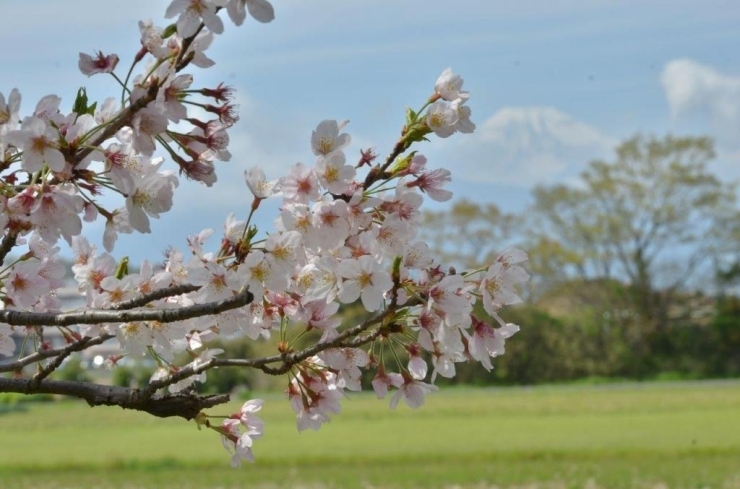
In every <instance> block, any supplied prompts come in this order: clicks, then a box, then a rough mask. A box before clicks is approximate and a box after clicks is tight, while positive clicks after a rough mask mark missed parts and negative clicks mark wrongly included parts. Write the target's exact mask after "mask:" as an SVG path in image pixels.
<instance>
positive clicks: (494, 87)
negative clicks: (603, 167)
mask: <svg viewBox="0 0 740 489" xmlns="http://www.w3.org/2000/svg"><path fill="white" fill-rule="evenodd" d="M168 3H169V2H167V1H157V0H128V1H127V2H125V7H124V4H122V3H119V2H101V1H98V0H69V1H67V2H59V1H52V0H34V1H33V2H28V1H22V0H4V1H3V2H2V4H1V6H0V9H1V10H0V11H2V12H3V18H4V19H6V21H5V22H4V27H3V29H2V30H0V43H2V45H3V46H4V49H3V50H2V54H0V60H2V64H3V67H4V68H3V74H2V77H0V92H2V93H4V94H6V95H7V93H8V92H9V91H10V90H11V89H12V88H14V87H17V88H19V89H20V90H21V94H22V96H23V104H22V113H28V111H31V110H32V109H33V106H34V105H35V103H36V101H37V100H38V99H39V98H40V97H41V96H43V95H46V94H49V93H56V94H57V95H60V96H61V97H62V98H63V102H62V103H63V105H64V106H65V107H68V106H69V105H70V104H71V103H72V101H73V98H74V94H75V93H76V90H77V88H78V87H79V86H82V85H85V86H87V87H88V92H89V93H90V95H92V96H93V97H95V98H98V99H102V98H104V97H105V96H108V95H110V94H111V91H113V90H115V85H114V83H113V81H112V80H110V79H108V78H104V77H100V76H98V77H93V78H89V79H88V78H86V77H85V76H83V75H82V74H80V73H79V71H78V69H77V59H78V53H79V52H80V51H83V52H88V53H91V52H92V51H93V50H102V51H103V52H105V53H111V52H115V53H117V54H118V55H119V56H120V57H121V63H120V65H119V70H120V71H122V70H125V69H126V68H127V66H128V63H129V62H130V60H131V57H132V55H133V54H134V52H135V51H136V50H137V48H138V39H139V33H138V27H137V21H138V20H140V19H147V18H151V19H152V20H154V22H155V23H157V24H159V25H165V22H164V19H163V13H164V10H165V8H166V7H167V5H168ZM273 4H274V6H275V9H276V20H275V21H274V22H273V23H271V24H268V25H262V24H258V23H256V22H254V21H251V20H248V21H247V22H246V24H245V25H243V26H242V27H240V28H236V27H234V26H233V25H232V24H230V23H229V22H228V21H227V22H226V32H225V33H224V35H222V36H218V37H217V39H216V41H215V43H214V45H213V47H212V48H211V50H209V55H210V56H211V57H212V58H213V59H214V60H216V62H217V65H216V66H215V67H214V68H211V69H209V70H205V71H196V72H195V84H194V85H196V86H198V85H200V86H215V85H216V84H217V83H218V82H220V81H225V82H226V83H227V84H230V85H233V86H234V87H235V88H237V89H238V91H239V96H238V100H237V101H238V103H239V104H240V109H241V121H240V122H239V123H238V124H237V125H236V126H235V127H234V128H232V130H231V131H230V135H231V138H232V153H234V158H233V159H232V161H231V162H228V163H222V164H221V166H220V167H219V168H218V170H219V182H218V183H217V184H216V185H215V188H212V189H206V188H202V187H201V186H199V185H197V184H192V183H189V182H184V181H183V182H182V186H181V188H180V189H178V192H177V194H176V196H175V199H176V200H175V207H174V208H173V211H172V212H171V213H169V214H167V215H164V216H163V217H162V219H160V220H159V221H154V222H153V233H152V234H151V235H147V236H142V235H133V236H130V237H122V239H121V240H120V242H119V245H118V246H117V249H116V254H117V255H124V254H126V255H130V256H131V257H132V258H133V259H134V260H135V261H138V260H140V259H142V258H145V257H150V258H157V259H158V258H159V257H160V254H159V251H160V250H162V249H164V248H165V247H166V246H167V244H173V245H176V246H178V247H184V238H185V236H186V235H187V234H191V233H195V232H198V231H199V230H200V229H202V228H204V227H215V228H217V229H218V228H220V227H221V223H222V222H223V219H224V217H225V216H226V215H227V214H228V213H229V212H236V213H237V214H238V215H245V214H246V212H247V210H248V206H249V203H250V195H249V194H248V192H247V190H246V187H245V186H244V184H243V177H242V173H243V170H244V169H246V168H248V167H250V166H252V165H257V164H258V165H261V166H262V167H263V168H264V169H265V170H266V172H267V173H268V175H269V176H279V175H280V174H281V173H282V172H283V171H284V170H285V169H287V168H289V167H290V166H291V165H292V164H294V163H295V162H297V161H303V162H304V163H312V162H313V157H312V154H311V151H310V134H311V129H312V128H313V127H315V125H316V124H317V123H318V122H319V121H321V120H322V119H349V120H350V121H351V123H350V125H349V126H348V127H347V131H348V132H349V133H350V134H351V135H352V137H353V145H352V147H351V148H350V149H349V151H348V155H353V154H356V153H358V152H359V149H360V148H361V147H369V146H373V147H376V148H377V150H378V152H379V153H381V154H385V153H387V152H388V150H389V149H390V148H391V146H392V144H393V141H394V140H395V138H396V137H397V135H398V130H399V128H400V126H401V125H402V118H403V110H404V107H405V106H407V105H408V106H412V107H418V106H419V105H420V104H421V103H422V102H423V100H424V99H425V98H426V97H427V96H428V95H429V93H430V92H431V90H432V87H433V84H434V81H435V80H436V78H437V76H438V75H439V73H441V71H442V70H443V69H444V68H446V67H448V66H450V67H452V68H453V70H454V71H456V72H458V73H460V74H461V75H462V76H463V77H464V78H465V88H466V89H468V90H469V91H470V93H471V99H470V102H469V103H468V105H470V106H471V108H472V110H473V120H474V121H475V122H476V123H477V125H478V130H477V131H476V133H475V134H474V135H472V136H465V135H456V136H455V137H453V138H450V139H449V140H443V141H441V140H439V139H434V140H433V141H432V143H426V144H425V145H424V146H421V147H419V148H418V149H420V150H421V151H422V152H423V153H424V154H426V155H427V156H428V158H429V161H430V165H432V166H435V167H436V166H443V167H447V168H450V169H451V170H452V171H453V185H452V190H454V191H455V195H456V197H457V198H460V197H467V198H471V199H475V200H479V201H492V202H495V203H496V204H498V205H499V206H501V207H503V208H504V209H506V210H521V209H523V208H524V207H525V206H526V204H527V202H528V200H529V191H530V189H531V188H532V187H533V186H534V185H537V184H551V183H557V182H568V181H572V180H573V179H574V178H575V177H576V176H577V175H578V173H579V172H580V171H581V170H582V169H583V168H584V167H585V165H586V164H587V162H588V161H589V160H590V159H593V158H597V157H602V158H603V157H609V156H610V154H611V149H612V148H613V147H614V146H615V145H616V144H618V142H619V141H620V140H622V139H625V138H627V137H629V136H631V135H632V134H634V133H635V132H637V131H641V132H645V133H648V134H655V135H663V134H665V133H667V132H671V133H674V134H697V135H699V134H708V135H710V136H713V137H714V138H715V139H716V141H717V149H718V158H717V160H716V161H715V162H713V164H712V169H713V170H714V171H715V172H716V173H717V174H719V175H720V176H722V177H723V178H726V179H736V178H738V177H740V137H738V135H739V134H740V57H738V56H737V46H740V31H739V30H738V29H737V25H738V24H739V23H740V3H738V2H737V1H735V0H732V1H730V0H727V1H720V0H715V1H712V0H709V1H691V2H690V1H675V0H674V1H662V0H651V1H645V0H642V1H636V0H634V1H632V0H621V1H617V0H609V1H607V0H603V1H602V0H590V1H566V0H563V1H558V0H529V1H519V2H503V1H493V0H458V1H457V2H443V1H438V0H403V1H398V0H373V1H359V0H358V1H354V0H352V1H350V0H315V1H313V2H307V1H305V0H285V1H280V0H275V1H274V2H273ZM8 19H12V20H10V21H9V20H8ZM273 209H274V207H273ZM274 215H275V213H274V212H263V213H262V214H261V215H260V216H259V217H258V220H257V222H258V224H260V225H262V226H263V227H265V229H268V228H269V227H270V226H271V224H270V223H271V220H272V218H273V217H274ZM101 233H102V226H97V227H96V226H91V227H90V229H89V231H88V235H89V237H90V238H91V240H93V241H94V242H100V237H101ZM215 244H216V243H214V245H215Z"/></svg>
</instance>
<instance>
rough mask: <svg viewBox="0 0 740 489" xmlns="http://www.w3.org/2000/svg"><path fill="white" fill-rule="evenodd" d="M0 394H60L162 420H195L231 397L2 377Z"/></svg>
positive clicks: (95, 404) (91, 404)
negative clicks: (145, 392)
mask: <svg viewBox="0 0 740 489" xmlns="http://www.w3.org/2000/svg"><path fill="white" fill-rule="evenodd" d="M0 392H17V393H20V394H60V395H64V396H72V397H78V398H80V399H84V400H85V401H87V403H88V404H89V405H90V406H120V407H122V408H123V409H134V410H136V411H144V412H147V413H149V414H152V415H154V416H157V417H160V418H169V417H173V416H179V417H181V418H185V419H187V420H190V419H193V418H194V417H195V416H196V415H197V414H198V413H199V412H201V411H202V410H203V409H207V408H211V407H214V406H218V405H219V404H224V403H226V402H229V395H228V394H219V395H212V396H198V395H195V394H175V395H166V396H161V397H151V396H144V395H142V394H143V392H142V391H141V390H139V389H131V388H128V387H118V386H112V385H100V384H92V383H87V382H72V381H66V380H49V379H45V380H42V381H41V382H34V380H33V379H3V378H0Z"/></svg>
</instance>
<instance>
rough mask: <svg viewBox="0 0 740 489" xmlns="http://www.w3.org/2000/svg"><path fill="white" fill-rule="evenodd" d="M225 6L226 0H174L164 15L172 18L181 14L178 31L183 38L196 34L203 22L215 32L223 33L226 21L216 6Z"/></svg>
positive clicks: (178, 20) (178, 19)
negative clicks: (218, 12)
mask: <svg viewBox="0 0 740 489" xmlns="http://www.w3.org/2000/svg"><path fill="white" fill-rule="evenodd" d="M225 6H226V2H225V0H173V2H172V3H171V4H170V6H169V7H167V11H166V12H165V14H164V16H165V18H166V19H171V18H172V17H174V16H175V15H178V14H179V16H178V18H177V33H178V34H180V36H182V37H183V38H185V37H190V36H192V35H193V34H195V33H196V32H197V31H198V26H200V23H201V22H203V24H205V26H206V27H207V28H208V30H210V31H211V32H213V33H214V34H221V33H222V32H223V31H224V23H223V21H221V18H220V17H219V16H218V14H217V13H216V8H217V7H225Z"/></svg>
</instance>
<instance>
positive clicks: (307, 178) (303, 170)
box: [280, 163, 354, 204]
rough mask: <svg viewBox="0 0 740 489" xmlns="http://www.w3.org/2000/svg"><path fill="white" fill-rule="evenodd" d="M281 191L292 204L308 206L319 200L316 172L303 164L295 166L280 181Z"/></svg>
mask: <svg viewBox="0 0 740 489" xmlns="http://www.w3.org/2000/svg"><path fill="white" fill-rule="evenodd" d="M353 176H354V175H353ZM280 189H281V190H282V191H283V198H284V199H285V200H287V201H290V202H296V203H300V204H308V203H309V202H311V201H315V200H318V199H319V190H320V189H319V179H318V177H317V175H316V171H315V170H314V169H313V168H310V167H307V166H306V165H304V164H303V163H296V164H295V165H293V167H292V168H291V169H290V173H289V174H288V176H286V177H284V178H283V179H282V180H281V181H280Z"/></svg>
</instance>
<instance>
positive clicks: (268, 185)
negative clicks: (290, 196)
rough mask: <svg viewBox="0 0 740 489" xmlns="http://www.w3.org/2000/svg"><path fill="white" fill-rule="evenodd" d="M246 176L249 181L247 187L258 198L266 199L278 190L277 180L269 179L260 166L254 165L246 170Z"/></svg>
mask: <svg viewBox="0 0 740 489" xmlns="http://www.w3.org/2000/svg"><path fill="white" fill-rule="evenodd" d="M244 178H245V179H246V181H247V187H249V190H250V191H251V192H252V195H254V197H255V198H256V199H266V198H268V197H271V196H273V195H274V194H275V192H276V190H277V189H276V184H277V180H269V181H268V180H267V177H266V176H265V172H264V171H263V170H262V168H260V167H258V166H253V167H252V168H250V169H249V170H245V171H244Z"/></svg>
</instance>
